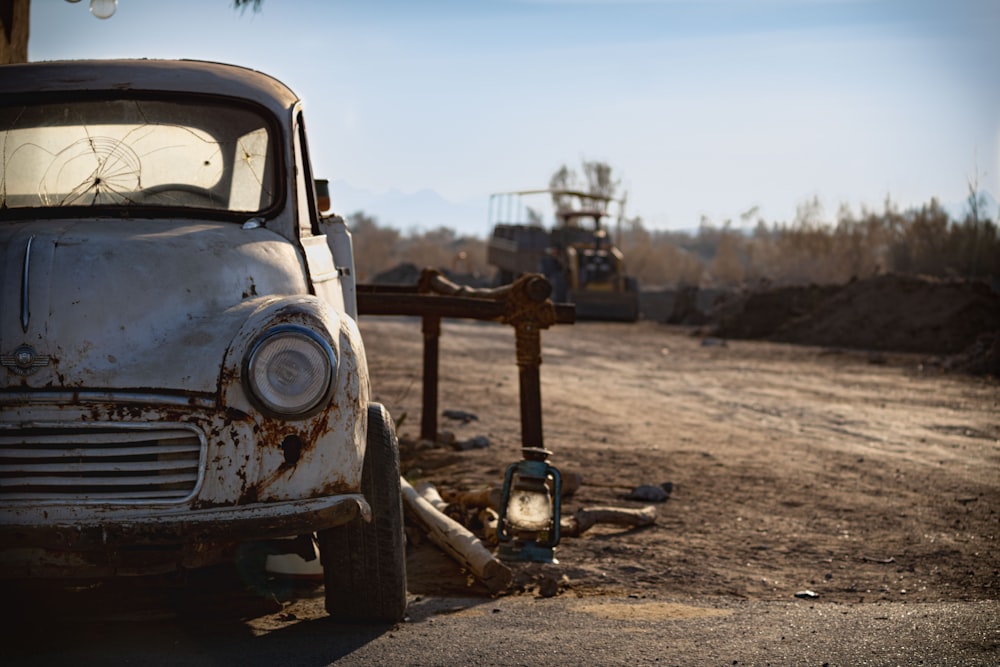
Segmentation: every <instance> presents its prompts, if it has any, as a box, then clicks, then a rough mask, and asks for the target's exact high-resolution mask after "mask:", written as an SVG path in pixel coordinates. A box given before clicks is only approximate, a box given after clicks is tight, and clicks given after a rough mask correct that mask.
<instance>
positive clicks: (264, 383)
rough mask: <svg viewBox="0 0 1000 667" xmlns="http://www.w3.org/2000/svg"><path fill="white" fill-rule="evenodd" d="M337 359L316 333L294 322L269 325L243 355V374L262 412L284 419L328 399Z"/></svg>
mask: <svg viewBox="0 0 1000 667" xmlns="http://www.w3.org/2000/svg"><path fill="white" fill-rule="evenodd" d="M336 369H337V359H336V356H335V355H334V352H333V349H332V348H331V347H330V345H329V343H327V342H326V341H325V340H324V339H323V338H322V337H321V336H320V335H319V334H317V333H316V332H314V331H312V330H310V329H307V328H305V327H301V326H297V325H291V324H289V325H282V326H277V327H274V328H272V329H269V330H268V331H267V332H266V333H264V335H262V336H261V337H260V338H258V339H257V341H256V342H255V343H254V345H253V347H252V348H251V349H250V354H248V355H247V359H246V365H245V371H246V372H245V374H244V377H245V378H246V381H247V386H248V388H249V390H250V395H251V397H253V398H254V399H255V401H256V402H257V403H258V404H259V406H260V407H261V408H263V409H264V410H265V411H266V412H269V413H272V414H274V415H276V416H278V417H284V418H286V419H298V418H303V417H308V416H309V415H311V414H313V413H315V412H316V410H318V409H319V408H320V407H322V405H323V404H324V403H325V402H326V401H327V400H328V399H329V397H330V393H331V392H332V390H333V377H334V375H335V372H336Z"/></svg>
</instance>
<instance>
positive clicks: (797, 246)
mask: <svg viewBox="0 0 1000 667" xmlns="http://www.w3.org/2000/svg"><path fill="white" fill-rule="evenodd" d="M348 225H349V226H350V228H351V231H352V233H353V236H354V241H355V255H356V259H355V261H356V264H357V270H358V275H359V278H360V279H361V281H362V282H364V281H366V280H371V279H372V278H373V277H374V276H375V275H377V274H378V273H380V272H383V271H386V270H388V269H391V268H393V267H395V266H397V265H399V264H401V263H404V262H406V263H411V264H414V265H415V266H417V267H420V268H423V267H432V268H437V269H443V270H446V271H450V272H453V273H458V274H464V275H470V276H474V277H477V278H481V279H486V278H488V277H489V276H492V274H493V273H494V269H493V267H491V266H489V265H488V264H487V263H486V242H485V241H484V240H482V239H479V238H474V237H467V236H462V237H460V236H458V235H457V234H456V233H455V232H454V231H453V230H451V229H448V228H444V227H442V228H439V229H435V230H431V231H426V232H418V231H416V230H411V231H410V232H409V233H408V234H407V235H403V234H401V233H400V232H399V231H397V230H395V229H391V228H385V227H380V226H379V225H378V223H377V222H376V220H375V219H374V218H372V217H370V216H366V215H365V214H364V213H361V212H358V213H355V214H353V215H351V216H350V217H349V218H348ZM618 237H619V238H617V239H616V242H617V244H618V245H619V247H621V249H622V251H623V252H624V254H625V260H626V267H627V269H628V272H629V273H630V274H631V275H633V276H635V277H636V278H637V279H638V281H639V284H640V285H641V286H643V287H646V288H653V287H660V288H670V287H677V286H681V285H693V286H700V287H721V288H731V287H741V286H746V285H759V284H769V285H808V284H817V285H829V284H844V283H847V282H849V281H851V280H853V279H864V278H870V277H873V276H878V275H882V274H885V273H900V274H922V275H929V276H937V277H966V278H987V279H988V278H990V277H993V279H994V280H1000V234H998V223H997V222H995V221H993V220H990V219H985V218H984V217H983V215H982V211H981V210H980V209H978V208H975V207H973V208H972V209H971V212H970V214H968V215H967V216H966V217H965V219H963V220H961V221H955V220H952V219H951V218H950V217H949V216H948V214H947V212H946V211H945V210H944V209H943V208H942V207H941V206H940V205H939V204H938V202H937V201H936V200H931V201H930V203H928V204H925V205H923V206H921V207H919V208H915V209H910V210H907V211H904V212H900V211H898V210H897V209H896V208H895V207H894V206H893V205H892V204H891V202H886V204H885V208H884V210H883V211H882V212H881V213H876V212H872V211H865V210H863V211H862V213H861V215H860V216H855V215H854V214H853V213H852V212H851V211H850V209H848V208H847V207H841V209H840V210H839V211H838V213H837V217H836V220H834V221H827V220H825V217H824V214H823V209H822V206H821V205H820V203H819V201H818V200H816V199H813V200H811V201H809V202H806V203H804V204H803V205H801V206H800V207H799V210H798V212H797V214H796V217H795V220H794V221H793V222H792V223H771V224H768V223H766V222H765V221H763V220H759V221H758V222H757V225H756V227H755V228H754V229H753V230H752V231H751V232H747V231H743V230H736V229H732V228H731V227H730V225H729V223H728V222H726V223H724V224H723V225H722V226H721V227H716V226H714V225H712V224H711V222H710V221H708V220H702V223H701V225H700V226H699V228H698V231H697V232H696V233H694V234H691V233H684V232H670V231H660V230H648V229H646V228H645V227H644V226H643V224H642V220H641V218H638V217H637V218H634V219H632V220H630V221H628V222H627V223H626V224H625V225H624V228H623V229H622V230H621V232H620V233H619V234H618Z"/></svg>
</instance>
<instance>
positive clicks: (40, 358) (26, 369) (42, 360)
mask: <svg viewBox="0 0 1000 667" xmlns="http://www.w3.org/2000/svg"><path fill="white" fill-rule="evenodd" d="M50 361H52V359H51V358H50V357H48V356H46V355H44V354H38V353H37V352H35V350H34V348H33V347H31V346H30V345H21V346H20V347H18V348H17V349H16V350H14V353H13V354H0V366H6V367H7V370H9V371H10V372H11V373H14V374H15V375H21V376H25V375H31V374H32V373H35V372H37V371H38V369H39V368H43V367H45V366H48V365H49V362H50Z"/></svg>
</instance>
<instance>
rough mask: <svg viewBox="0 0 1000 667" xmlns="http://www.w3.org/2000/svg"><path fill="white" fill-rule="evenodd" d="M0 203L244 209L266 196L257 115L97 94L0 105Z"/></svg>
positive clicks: (269, 199)
mask: <svg viewBox="0 0 1000 667" xmlns="http://www.w3.org/2000/svg"><path fill="white" fill-rule="evenodd" d="M0 144H2V148H3V166H2V172H0V209H20V208H39V207H42V208H47V207H62V206H128V207H145V208H151V209H155V208H158V207H171V208H173V207H185V208H198V209H213V210H219V211H231V212H234V213H253V212H258V211H263V210H265V209H267V208H269V207H270V206H271V204H272V203H273V202H274V197H275V187H274V180H275V164H274V162H275V156H274V154H273V153H274V150H273V148H272V147H273V140H272V137H271V136H270V131H269V126H268V125H267V123H266V122H265V120H264V118H263V117H262V116H261V115H259V114H258V113H255V112H254V111H252V110H250V109H246V108H242V107H230V106H224V105H220V104H208V103H204V102H199V103H188V102H179V101H153V100H104V101H92V100H88V101H73V102H66V101H62V102H57V103H51V104H40V105H30V106H8V107H3V108H2V109H0Z"/></svg>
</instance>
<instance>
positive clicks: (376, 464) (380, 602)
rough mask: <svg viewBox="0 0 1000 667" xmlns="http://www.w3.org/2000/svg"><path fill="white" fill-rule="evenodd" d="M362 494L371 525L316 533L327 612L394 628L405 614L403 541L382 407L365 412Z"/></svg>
mask: <svg viewBox="0 0 1000 667" xmlns="http://www.w3.org/2000/svg"><path fill="white" fill-rule="evenodd" d="M361 492H362V493H363V494H364V496H365V498H366V499H367V500H368V502H369V504H370V505H371V508H372V520H371V521H370V522H366V521H364V520H363V519H360V518H359V519H355V520H354V521H351V522H350V523H348V524H345V525H343V526H337V527H335V528H330V529H327V530H323V531H320V532H319V534H318V538H319V548H320V558H321V559H322V562H323V581H324V584H325V593H326V611H327V613H328V614H330V616H331V617H333V618H334V619H336V620H341V621H353V622H374V623H395V622H396V621H398V620H400V619H402V617H403V613H404V612H405V610H406V550H405V548H406V538H405V536H404V533H403V499H402V498H403V497H402V491H401V488H400V481H399V440H398V439H397V438H396V431H395V427H394V426H393V422H392V417H391V416H390V415H389V412H388V411H387V410H386V409H385V407H384V406H382V405H381V404H378V403H373V404H372V405H370V406H369V408H368V436H367V447H366V451H365V460H364V465H363V467H362V472H361Z"/></svg>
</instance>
